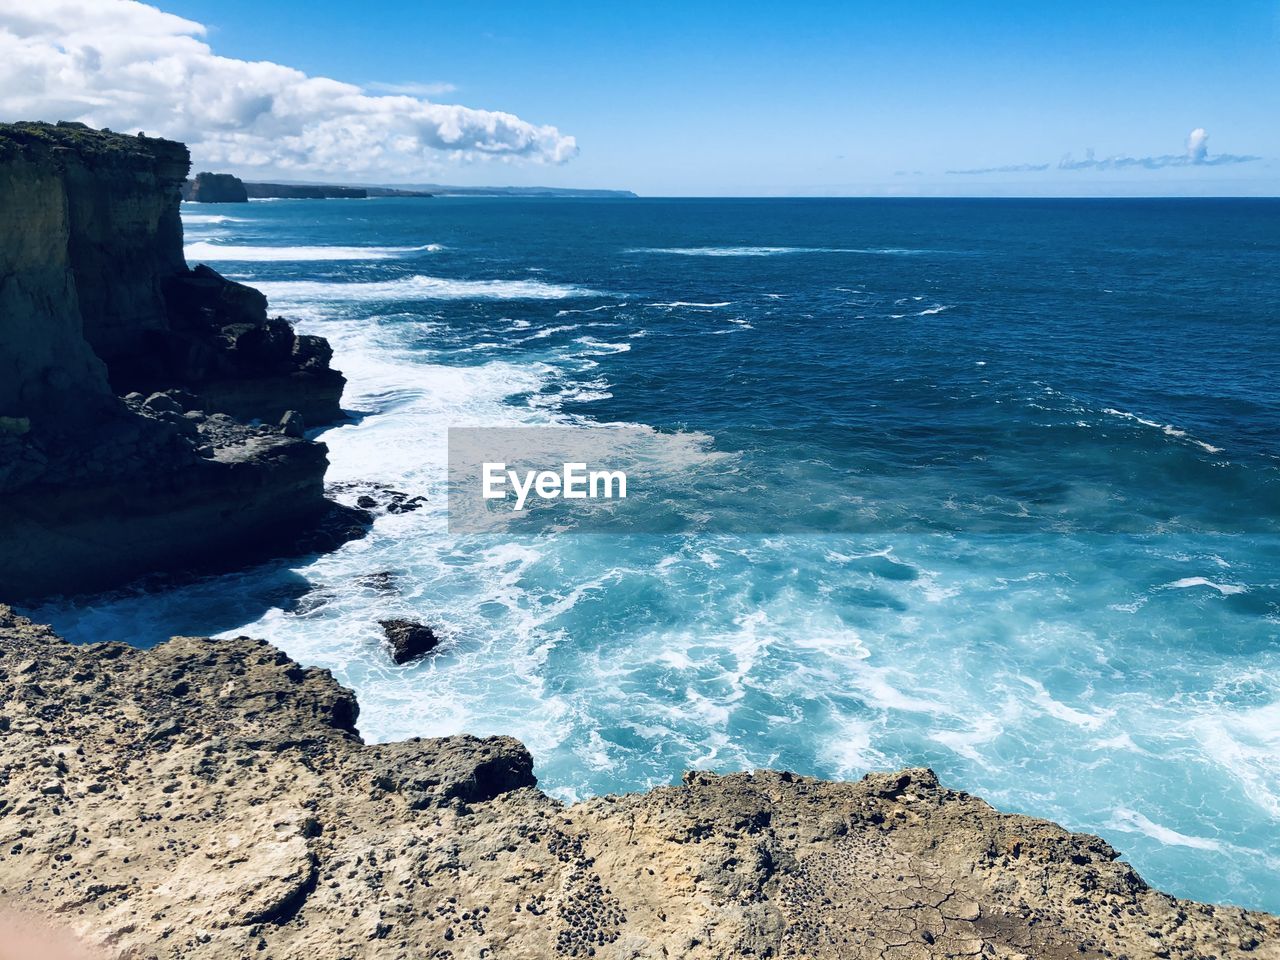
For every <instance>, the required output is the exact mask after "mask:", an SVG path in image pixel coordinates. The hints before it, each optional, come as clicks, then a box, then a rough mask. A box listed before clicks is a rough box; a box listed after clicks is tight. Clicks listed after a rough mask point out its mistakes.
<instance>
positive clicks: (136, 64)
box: [0, 0, 578, 179]
mask: <svg viewBox="0 0 1280 960" xmlns="http://www.w3.org/2000/svg"><path fill="white" fill-rule="evenodd" d="M204 36H205V28H204V26H203V25H202V24H199V23H195V22H194V21H191V20H185V19H183V18H181V17H177V16H174V15H172V14H168V13H165V12H163V11H161V10H159V9H157V8H155V7H152V6H148V5H146V4H144V3H139V2H136V0H40V2H34V3H33V2H28V0H0V119H6V120H81V121H83V122H85V123H88V124H90V125H91V126H96V127H110V128H111V129H113V130H120V131H124V132H134V131H137V130H145V131H146V132H147V133H149V134H152V135H158V136H165V137H171V138H173V139H176V140H183V141H185V142H186V143H187V144H188V145H189V146H190V147H191V152H192V155H193V157H194V158H195V160H196V163H197V165H198V166H202V167H203V166H207V167H218V168H223V169H226V168H230V169H233V170H236V171H239V172H244V173H249V172H252V171H255V170H258V171H262V172H273V173H280V174H300V175H312V174H325V175H334V174H341V175H361V176H379V177H401V176H414V177H418V178H420V179H423V177H422V175H423V174H424V173H427V172H430V171H433V170H438V169H440V168H441V166H442V165H443V164H444V163H445V162H448V161H452V162H457V161H462V162H468V161H473V160H477V159H493V158H497V159H505V160H524V161H532V162H539V163H563V162H565V161H566V160H569V159H571V158H572V157H573V156H575V155H576V154H577V151H578V148H577V144H576V143H575V142H574V138H573V137H571V136H565V135H564V134H562V133H560V131H559V130H557V129H556V128H555V127H552V126H539V125H535V124H532V123H529V122H527V121H525V120H522V119H520V118H519V117H517V116H513V115H512V114H509V113H501V112H497V111H492V110H475V109H471V108H469V107H463V106H455V105H450V104H439V103H433V102H431V101H430V100H428V99H426V98H425V97H423V96H422V95H421V91H422V90H423V89H425V88H413V87H408V86H405V87H400V88H398V90H397V91H396V92H394V93H393V94H391V95H370V94H369V93H367V92H366V91H365V90H363V89H362V88H360V87H357V86H354V85H352V84H349V83H342V82H339V81H337V80H331V79H327V78H325V77H311V76H308V75H307V74H305V73H302V72H301V71H299V70H295V69H293V68H291V67H286V66H283V65H281V64H278V63H271V62H269V61H258V62H249V61H245V60H235V59H231V58H228V57H220V56H218V55H216V54H215V53H214V52H213V51H212V49H210V47H209V45H208V44H207V43H205V42H204V40H203V39H202V38H203V37H204Z"/></svg>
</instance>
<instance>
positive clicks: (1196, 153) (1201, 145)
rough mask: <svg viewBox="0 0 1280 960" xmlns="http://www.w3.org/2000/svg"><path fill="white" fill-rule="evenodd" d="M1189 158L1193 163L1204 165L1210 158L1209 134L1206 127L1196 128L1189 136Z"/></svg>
mask: <svg viewBox="0 0 1280 960" xmlns="http://www.w3.org/2000/svg"><path fill="white" fill-rule="evenodd" d="M1187 156H1188V157H1190V158H1191V162H1192V163H1204V162H1205V160H1207V159H1208V157H1209V133H1208V131H1207V130H1205V128H1204V127H1196V128H1195V129H1194V130H1192V131H1191V133H1189V134H1188V135H1187Z"/></svg>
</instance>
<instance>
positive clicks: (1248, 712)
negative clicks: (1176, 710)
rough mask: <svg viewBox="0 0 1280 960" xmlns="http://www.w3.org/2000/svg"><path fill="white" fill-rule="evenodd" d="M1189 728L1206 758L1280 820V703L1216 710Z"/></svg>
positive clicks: (1194, 722)
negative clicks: (1200, 745) (1249, 707)
mask: <svg viewBox="0 0 1280 960" xmlns="http://www.w3.org/2000/svg"><path fill="white" fill-rule="evenodd" d="M1189 727H1190V729H1191V730H1192V732H1193V733H1194V734H1195V737H1196V739H1197V740H1199V741H1200V743H1201V744H1202V745H1203V748H1204V755H1205V756H1206V757H1207V758H1208V759H1210V760H1212V761H1213V762H1214V763H1216V764H1217V765H1219V766H1220V767H1221V768H1222V769H1224V770H1225V771H1226V772H1227V773H1228V774H1229V775H1230V776H1231V778H1232V779H1233V780H1235V781H1236V783H1238V784H1239V785H1240V788H1241V789H1242V790H1243V791H1244V793H1245V795H1246V796H1247V797H1248V798H1249V799H1250V800H1251V801H1252V802H1253V803H1255V804H1256V805H1257V806H1258V807H1259V808H1261V809H1262V810H1263V811H1265V812H1266V814H1267V815H1268V816H1269V817H1271V818H1272V819H1274V820H1280V700H1277V701H1275V702H1273V703H1269V704H1266V705H1264V706H1260V707H1254V708H1252V709H1244V710H1231V709H1218V710H1214V711H1212V712H1208V713H1205V714H1204V715H1202V716H1200V717H1197V718H1195V719H1194V720H1192V721H1191V722H1190V724H1189Z"/></svg>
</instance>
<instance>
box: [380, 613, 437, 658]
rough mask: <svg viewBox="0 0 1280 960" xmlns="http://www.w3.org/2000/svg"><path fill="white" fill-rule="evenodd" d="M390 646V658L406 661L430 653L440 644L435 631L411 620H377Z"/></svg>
mask: <svg viewBox="0 0 1280 960" xmlns="http://www.w3.org/2000/svg"><path fill="white" fill-rule="evenodd" d="M378 623H379V624H380V625H381V626H382V632H383V633H384V634H386V637H387V644H388V645H389V646H390V648H391V659H392V660H394V661H395V662H396V663H408V662H409V661H410V660H417V659H418V658H419V657H421V656H424V655H425V654H427V653H430V652H431V651H432V650H434V649H435V648H436V647H437V646H439V644H440V640H439V638H438V637H437V636H436V634H435V631H434V630H432V629H431V628H430V627H428V626H427V625H426V624H425V623H417V622H416V621H413V620H379V621H378Z"/></svg>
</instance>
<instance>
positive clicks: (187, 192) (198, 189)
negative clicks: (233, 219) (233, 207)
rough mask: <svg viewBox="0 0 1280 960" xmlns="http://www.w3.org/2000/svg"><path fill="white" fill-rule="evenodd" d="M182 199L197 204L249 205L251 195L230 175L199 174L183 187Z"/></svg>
mask: <svg viewBox="0 0 1280 960" xmlns="http://www.w3.org/2000/svg"><path fill="white" fill-rule="evenodd" d="M182 199H183V200H191V201H193V202H195V203H248V202H249V193H248V191H246V190H245V188H244V183H243V182H242V181H241V180H240V178H239V177H237V176H233V175H232V174H230V173H209V172H207V171H206V172H205V173H197V174H196V176H195V179H194V180H188V181H186V182H185V183H183V185H182Z"/></svg>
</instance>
